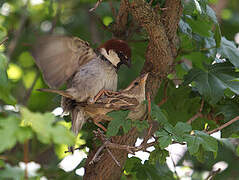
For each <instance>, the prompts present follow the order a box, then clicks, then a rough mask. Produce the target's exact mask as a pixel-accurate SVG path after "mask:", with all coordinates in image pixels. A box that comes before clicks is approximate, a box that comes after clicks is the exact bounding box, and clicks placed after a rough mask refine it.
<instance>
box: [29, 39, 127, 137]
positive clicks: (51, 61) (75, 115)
mask: <svg viewBox="0 0 239 180" xmlns="http://www.w3.org/2000/svg"><path fill="white" fill-rule="evenodd" d="M32 56H33V58H34V60H35V63H36V64H37V66H38V68H39V69H40V70H41V72H42V74H43V79H44V81H45V82H46V84H47V85H48V86H49V87H50V88H51V91H56V90H58V88H60V87H61V86H62V85H63V84H64V83H66V84H67V88H66V90H65V91H63V90H62V91H61V90H58V91H57V93H58V94H60V95H62V99H61V107H62V108H63V111H64V112H65V113H67V112H68V113H70V115H71V119H72V131H73V133H74V134H76V135H77V134H78V132H79V130H80V129H81V128H82V126H83V124H84V123H85V121H86V119H85V112H84V110H83V109H80V108H75V106H74V103H75V102H83V101H88V102H89V103H94V101H95V100H96V97H99V96H100V95H101V94H102V93H104V92H105V91H116V90H117V81H118V76H117V72H118V69H119V68H120V66H121V65H122V64H125V65H127V66H128V67H130V66H131V48H130V47H129V45H128V44H127V42H125V41H123V40H120V39H110V40H108V41H106V42H105V43H103V44H102V45H100V46H99V47H98V48H96V49H93V48H91V47H90V44H89V43H88V42H86V41H84V40H82V39H80V38H78V37H68V36H58V35H49V36H43V37H40V38H39V39H38V40H37V41H36V43H35V45H34V46H33V48H32ZM59 92H60V93H59Z"/></svg>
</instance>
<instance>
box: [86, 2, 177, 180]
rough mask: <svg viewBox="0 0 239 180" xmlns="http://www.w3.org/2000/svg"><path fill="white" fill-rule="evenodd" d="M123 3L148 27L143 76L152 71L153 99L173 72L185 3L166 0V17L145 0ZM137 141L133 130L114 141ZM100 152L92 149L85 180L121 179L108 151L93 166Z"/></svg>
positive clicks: (120, 155) (119, 155)
mask: <svg viewBox="0 0 239 180" xmlns="http://www.w3.org/2000/svg"><path fill="white" fill-rule="evenodd" d="M122 4H124V8H127V11H126V12H127V16H128V12H129V13H130V14H132V16H133V19H134V21H135V22H136V23H137V24H139V25H140V26H141V27H142V28H144V29H145V30H146V31H147V33H148V35H149V44H148V47H147V51H146V55H145V57H146V61H145V64H144V67H143V69H142V73H143V72H150V76H149V78H148V80H147V87H146V90H147V92H150V94H151V98H152V99H153V98H154V97H155V95H156V93H157V92H158V88H159V86H160V82H161V81H162V79H163V78H165V77H166V75H167V74H168V73H169V72H170V69H171V65H172V63H173V59H174V57H175V56H176V51H175V50H174V49H173V48H176V44H175V41H174V40H173V39H174V38H175V37H176V32H177V27H178V22H179V19H180V16H181V13H182V7H181V3H180V0H166V4H165V8H166V11H165V12H163V13H162V17H160V15H159V12H156V10H154V9H153V8H152V7H151V6H150V4H148V3H146V2H145V1H144V0H133V1H132V2H131V3H129V2H128V0H122V1H121V5H122ZM121 10H122V9H121ZM119 14H120V13H119ZM162 18H163V20H162ZM168 21H170V22H168ZM126 24H127V23H124V27H123V28H122V29H126ZM172 28H174V29H172ZM116 34H117V33H116ZM116 34H115V35H116ZM137 138H138V134H137V131H136V129H135V128H133V129H131V131H129V132H128V133H127V134H125V135H123V136H116V137H113V138H112V142H114V143H118V144H126V145H130V146H132V145H134V144H135V142H136V140H137ZM96 151H97V148H95V149H92V150H91V151H90V153H89V155H88V158H87V161H86V166H85V175H84V180H96V179H99V180H101V179H102V180H103V179H104V180H117V179H120V177H121V174H122V172H123V169H122V167H118V166H117V165H116V163H115V162H114V161H113V160H112V157H111V156H110V155H109V153H107V151H104V152H103V153H102V155H101V157H100V160H99V161H98V162H97V163H94V164H91V165H90V164H89V162H90V160H91V159H92V158H93V156H94V154H95V152H96ZM111 152H112V154H113V155H114V156H115V158H116V159H117V160H118V161H119V163H120V164H121V165H122V166H123V165H124V162H125V161H126V159H127V152H126V151H123V150H118V149H111Z"/></svg>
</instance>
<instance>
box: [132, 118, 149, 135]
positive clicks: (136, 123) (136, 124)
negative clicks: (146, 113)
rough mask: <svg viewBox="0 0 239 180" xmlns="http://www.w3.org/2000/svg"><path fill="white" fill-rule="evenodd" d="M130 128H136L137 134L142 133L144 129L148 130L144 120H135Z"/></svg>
mask: <svg viewBox="0 0 239 180" xmlns="http://www.w3.org/2000/svg"><path fill="white" fill-rule="evenodd" d="M132 126H133V127H136V128H137V130H138V132H142V131H143V130H145V129H146V128H148V126H149V124H148V122H147V121H146V120H144V121H141V120H136V121H133V122H132Z"/></svg>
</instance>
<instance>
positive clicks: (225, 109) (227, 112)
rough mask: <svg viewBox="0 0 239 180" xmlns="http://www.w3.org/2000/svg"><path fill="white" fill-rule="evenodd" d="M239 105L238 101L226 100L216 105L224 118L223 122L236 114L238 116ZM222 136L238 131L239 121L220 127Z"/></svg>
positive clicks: (228, 135)
mask: <svg viewBox="0 0 239 180" xmlns="http://www.w3.org/2000/svg"><path fill="white" fill-rule="evenodd" d="M238 109H239V105H238V103H233V102H227V103H226V104H221V105H220V106H218V113H217V115H218V114H223V115H224V117H225V119H224V123H226V122H228V121H230V120H232V119H233V118H235V117H236V116H239V112H238ZM221 132H222V137H230V136H231V135H232V134H233V133H239V121H237V122H235V123H233V124H231V125H230V126H228V127H226V128H224V129H222V131H221Z"/></svg>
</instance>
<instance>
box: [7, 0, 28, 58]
mask: <svg viewBox="0 0 239 180" xmlns="http://www.w3.org/2000/svg"><path fill="white" fill-rule="evenodd" d="M29 2H30V0H27V2H26V4H25V5H24V6H23V7H22V9H23V12H22V14H21V17H20V22H19V27H18V28H17V29H16V31H15V32H14V37H13V39H12V40H11V41H10V43H9V45H8V51H7V56H8V57H9V61H10V59H11V56H12V54H13V52H14V50H15V48H16V46H17V43H18V41H19V39H20V37H21V35H22V31H23V29H24V26H25V24H26V22H27V19H28V10H27V6H28V4H29Z"/></svg>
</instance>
